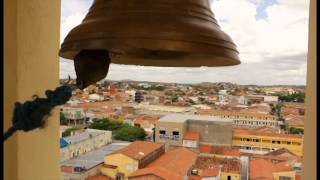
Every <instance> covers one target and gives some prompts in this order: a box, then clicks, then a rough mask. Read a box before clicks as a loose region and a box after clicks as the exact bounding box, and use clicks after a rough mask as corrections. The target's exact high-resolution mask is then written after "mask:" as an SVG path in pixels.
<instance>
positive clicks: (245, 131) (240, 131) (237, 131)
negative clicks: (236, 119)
mask: <svg viewBox="0 0 320 180" xmlns="http://www.w3.org/2000/svg"><path fill="white" fill-rule="evenodd" d="M232 133H233V135H237V134H243V135H256V136H271V137H286V138H297V139H301V138H302V136H301V135H294V134H282V133H281V134H280V133H277V134H274V133H270V132H262V133H261V132H259V131H258V132H257V131H256V129H249V128H233V129H232Z"/></svg>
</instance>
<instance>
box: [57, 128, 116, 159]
mask: <svg viewBox="0 0 320 180" xmlns="http://www.w3.org/2000/svg"><path fill="white" fill-rule="evenodd" d="M62 141H63V142H67V144H66V145H65V144H64V145H63V146H61V144H60V155H61V156H60V157H61V159H60V161H61V162H63V161H66V160H69V159H71V158H74V157H77V156H79V155H82V154H85V153H87V152H90V151H93V150H95V149H98V148H100V147H102V146H104V145H106V144H109V143H111V142H112V132H111V131H103V130H96V129H87V130H86V131H84V132H82V133H80V134H76V135H73V136H69V137H65V138H62Z"/></svg>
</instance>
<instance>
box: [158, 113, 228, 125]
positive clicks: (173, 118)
mask: <svg viewBox="0 0 320 180" xmlns="http://www.w3.org/2000/svg"><path fill="white" fill-rule="evenodd" d="M187 120H196V121H212V122H227V123H228V122H230V123H232V122H233V121H232V120H231V119H225V118H220V117H216V116H207V115H191V114H176V113H174V114H168V115H166V116H163V117H162V118H160V119H159V120H158V121H159V122H178V123H183V122H186V121H187Z"/></svg>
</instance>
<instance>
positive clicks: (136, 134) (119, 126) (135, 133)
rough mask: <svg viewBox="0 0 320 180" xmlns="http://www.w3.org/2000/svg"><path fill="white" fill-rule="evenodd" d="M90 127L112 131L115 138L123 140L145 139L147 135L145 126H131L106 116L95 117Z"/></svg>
mask: <svg viewBox="0 0 320 180" xmlns="http://www.w3.org/2000/svg"><path fill="white" fill-rule="evenodd" d="M90 128H92V129H100V130H108V131H112V133H113V137H114V138H115V139H117V140H123V141H135V140H144V139H145V137H146V132H145V131H144V129H143V128H140V127H133V126H129V125H127V124H124V123H122V122H119V121H110V120H109V119H106V118H104V119H93V122H92V123H91V125H90Z"/></svg>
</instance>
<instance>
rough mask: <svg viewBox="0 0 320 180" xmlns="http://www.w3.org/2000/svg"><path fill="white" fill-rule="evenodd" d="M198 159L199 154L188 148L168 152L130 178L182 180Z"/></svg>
mask: <svg viewBox="0 0 320 180" xmlns="http://www.w3.org/2000/svg"><path fill="white" fill-rule="evenodd" d="M197 157H198V154H197V153H195V152H193V151H191V150H189V149H187V148H177V149H174V150H171V151H168V152H166V153H165V154H164V155H162V156H160V157H159V158H158V159H156V160H155V161H153V162H152V163H150V164H149V165H148V166H147V167H146V168H143V169H139V170H138V171H136V172H134V173H133V174H131V175H130V177H137V176H141V177H142V176H146V175H150V174H153V175H156V176H159V177H161V178H164V179H172V180H175V179H179V180H181V179H183V177H184V176H186V175H187V173H188V171H189V169H190V168H191V167H192V165H193V164H194V163H195V161H196V159H197ZM167 177H169V178H167Z"/></svg>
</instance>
